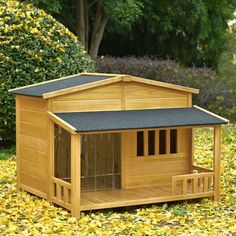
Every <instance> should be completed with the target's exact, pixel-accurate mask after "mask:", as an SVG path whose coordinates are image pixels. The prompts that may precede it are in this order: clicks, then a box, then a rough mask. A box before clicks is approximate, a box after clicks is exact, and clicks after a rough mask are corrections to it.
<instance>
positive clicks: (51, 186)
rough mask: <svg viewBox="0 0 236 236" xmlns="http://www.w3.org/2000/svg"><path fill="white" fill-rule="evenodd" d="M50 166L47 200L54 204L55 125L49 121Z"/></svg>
mask: <svg viewBox="0 0 236 236" xmlns="http://www.w3.org/2000/svg"><path fill="white" fill-rule="evenodd" d="M48 124H49V165H48V172H49V180H50V181H49V191H48V198H47V200H48V201H49V202H52V197H53V195H54V183H53V177H54V165H55V163H54V161H55V158H54V153H55V150H54V123H53V121H51V120H49V121H48Z"/></svg>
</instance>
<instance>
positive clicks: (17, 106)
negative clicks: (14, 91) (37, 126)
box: [15, 95, 20, 191]
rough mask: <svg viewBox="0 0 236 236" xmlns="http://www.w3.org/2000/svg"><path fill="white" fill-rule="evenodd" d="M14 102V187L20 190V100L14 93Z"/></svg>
mask: <svg viewBox="0 0 236 236" xmlns="http://www.w3.org/2000/svg"><path fill="white" fill-rule="evenodd" d="M15 102H16V171H17V177H16V187H17V190H18V191H19V190H20V150H19V149H20V145H19V140H20V137H19V125H20V117H19V115H20V114H19V109H20V101H19V96H18V95H16V98H15Z"/></svg>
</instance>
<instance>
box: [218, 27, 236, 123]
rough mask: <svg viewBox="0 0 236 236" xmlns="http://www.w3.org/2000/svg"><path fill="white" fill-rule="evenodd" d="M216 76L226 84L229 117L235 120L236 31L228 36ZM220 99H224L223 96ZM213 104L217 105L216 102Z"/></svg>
mask: <svg viewBox="0 0 236 236" xmlns="http://www.w3.org/2000/svg"><path fill="white" fill-rule="evenodd" d="M217 78H218V79H219V80H223V81H224V82H225V83H226V84H227V85H228V94H229V96H230V97H231V99H230V103H229V104H228V107H230V117H231V119H232V120H234V121H236V31H235V32H232V33H230V34H229V36H228V40H227V44H226V49H225V51H224V52H223V53H222V55H221V57H220V60H219V63H218V71H217ZM222 99H223V100H225V97H224V98H222ZM214 105H215V106H218V104H217V103H216V104H214Z"/></svg>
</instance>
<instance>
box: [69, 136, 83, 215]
mask: <svg viewBox="0 0 236 236" xmlns="http://www.w3.org/2000/svg"><path fill="white" fill-rule="evenodd" d="M80 154H81V147H80V134H71V215H72V216H73V217H79V216H80Z"/></svg>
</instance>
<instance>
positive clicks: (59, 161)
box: [54, 124, 71, 182]
mask: <svg viewBox="0 0 236 236" xmlns="http://www.w3.org/2000/svg"><path fill="white" fill-rule="evenodd" d="M54 176H55V177H56V178H58V179H61V180H64V181H67V182H71V137H70V133H69V132H67V131H66V130H64V129H63V128H61V127H60V126H58V125H56V124H55V125H54Z"/></svg>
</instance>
